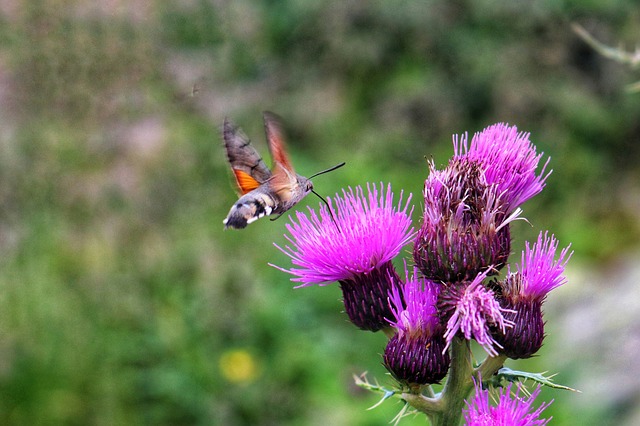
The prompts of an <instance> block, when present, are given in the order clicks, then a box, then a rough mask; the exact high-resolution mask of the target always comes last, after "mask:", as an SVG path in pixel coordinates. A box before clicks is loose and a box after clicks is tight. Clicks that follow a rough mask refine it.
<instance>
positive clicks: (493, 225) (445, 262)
mask: <svg viewBox="0 0 640 426" xmlns="http://www.w3.org/2000/svg"><path fill="white" fill-rule="evenodd" d="M496 191H497V187H496V186H495V185H493V186H491V185H487V183H486V180H485V178H484V176H483V173H482V169H481V167H480V164H479V163H478V162H475V161H469V160H468V159H465V158H459V159H453V160H452V161H451V162H450V163H449V165H448V166H447V168H445V169H444V170H442V171H438V170H436V169H435V166H434V164H433V162H432V163H430V173H429V177H428V178H427V180H426V181H425V187H424V200H425V208H424V217H423V224H422V227H421V228H420V230H419V231H418V237H417V239H416V243H415V246H414V252H413V254H414V260H415V262H416V265H417V266H418V267H419V268H420V270H421V271H422V273H423V274H424V275H425V276H426V277H427V278H430V279H433V280H440V281H444V282H456V281H463V280H471V279H473V278H474V277H475V276H476V275H477V274H478V273H480V272H481V271H483V270H485V269H486V268H487V267H488V266H490V265H493V268H494V269H495V270H496V271H497V270H498V269H500V268H501V267H502V266H503V265H504V264H505V263H506V260H507V258H508V256H509V252H510V248H511V245H510V244H511V240H510V234H509V228H508V226H507V225H508V224H509V223H510V222H511V221H513V220H514V219H515V218H517V216H518V214H519V210H516V211H515V212H512V214H511V216H505V215H504V212H503V211H502V206H501V204H500V196H499V194H498V193H497V192H496Z"/></svg>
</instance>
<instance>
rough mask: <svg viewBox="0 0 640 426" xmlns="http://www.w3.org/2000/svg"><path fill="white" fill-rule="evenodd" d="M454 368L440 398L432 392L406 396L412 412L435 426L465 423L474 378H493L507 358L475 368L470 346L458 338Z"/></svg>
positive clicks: (490, 359) (453, 346)
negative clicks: (415, 412)
mask: <svg viewBox="0 0 640 426" xmlns="http://www.w3.org/2000/svg"><path fill="white" fill-rule="evenodd" d="M450 351H451V352H450V353H451V367H450V368H449V375H448V376H447V381H446V383H445V385H444V388H443V389H442V392H440V393H439V394H438V395H435V396H434V395H433V392H431V393H429V394H427V395H424V394H422V393H409V392H407V393H404V394H402V399H404V400H405V401H406V402H407V403H408V404H409V405H411V406H412V407H413V408H415V409H417V410H419V411H421V412H423V413H425V414H426V415H427V416H428V417H429V419H430V420H431V424H432V425H433V426H457V425H459V424H460V420H461V419H462V409H463V408H464V404H465V402H464V401H465V399H466V398H467V397H468V396H469V394H470V393H471V391H472V390H473V378H475V379H476V380H478V379H479V378H481V377H491V376H492V375H493V374H495V372H496V371H498V369H500V367H502V365H503V364H504V361H505V360H506V356H504V355H498V356H496V357H487V358H486V359H485V360H484V361H483V363H482V364H481V365H480V366H479V367H477V368H476V369H474V368H473V362H472V355H471V347H470V343H469V341H468V340H466V339H462V338H459V337H455V338H454V339H453V341H452V342H451V348H450Z"/></svg>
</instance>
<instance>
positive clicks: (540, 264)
mask: <svg viewBox="0 0 640 426" xmlns="http://www.w3.org/2000/svg"><path fill="white" fill-rule="evenodd" d="M570 247H571V245H569V246H567V247H565V248H564V249H563V250H562V251H561V252H560V255H559V256H558V260H554V259H555V257H556V252H557V250H558V240H556V239H555V237H554V236H553V235H551V236H548V233H547V232H545V233H544V235H543V233H542V232H540V234H539V235H538V240H537V241H536V242H535V243H534V244H533V246H530V245H529V242H526V243H525V249H524V251H523V252H522V258H521V261H520V265H518V270H517V271H516V272H511V268H509V270H508V273H507V278H506V279H505V284H504V287H503V291H502V293H503V295H504V296H505V297H506V298H508V299H509V300H510V301H511V302H514V303H515V302H517V301H521V300H535V301H538V302H542V301H544V299H545V298H546V296H547V294H548V293H549V292H550V291H551V290H553V289H554V288H557V287H560V286H561V285H563V284H565V283H566V282H567V279H566V277H565V276H564V275H563V273H564V269H565V267H566V266H567V262H568V261H569V259H570V258H571V255H572V254H573V253H569V248H570Z"/></svg>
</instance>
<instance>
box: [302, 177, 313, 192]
mask: <svg viewBox="0 0 640 426" xmlns="http://www.w3.org/2000/svg"><path fill="white" fill-rule="evenodd" d="M300 177H302V176H300ZM299 183H300V187H301V188H304V192H305V194H308V193H309V192H311V191H313V182H311V179H307V178H304V177H303V178H302V179H301V181H299Z"/></svg>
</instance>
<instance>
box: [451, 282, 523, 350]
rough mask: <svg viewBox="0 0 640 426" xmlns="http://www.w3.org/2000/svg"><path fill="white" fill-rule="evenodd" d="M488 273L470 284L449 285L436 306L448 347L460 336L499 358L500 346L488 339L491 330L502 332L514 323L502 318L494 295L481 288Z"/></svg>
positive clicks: (501, 309)
mask: <svg viewBox="0 0 640 426" xmlns="http://www.w3.org/2000/svg"><path fill="white" fill-rule="evenodd" d="M487 273H488V270H487V271H485V272H483V273H481V274H478V276H477V277H476V278H475V279H474V280H473V281H472V282H470V283H468V282H467V283H459V284H451V285H448V286H447V287H446V288H445V289H443V291H442V292H441V297H440V302H439V306H440V307H441V312H443V315H444V317H445V319H446V318H448V320H447V331H446V333H445V334H444V337H445V339H446V341H447V346H446V347H448V346H449V345H450V344H451V341H452V340H453V338H454V336H456V334H458V333H460V334H462V335H463V336H464V338H465V339H467V340H470V339H471V338H473V339H475V340H476V341H477V342H478V343H479V344H480V345H481V346H482V347H483V348H484V350H485V351H486V352H487V353H488V354H489V355H491V356H496V355H498V352H497V350H496V349H495V346H498V347H500V345H499V344H498V343H497V342H496V341H495V340H494V338H493V337H492V335H491V329H495V328H497V329H499V330H502V331H504V330H505V329H506V328H507V327H511V326H512V325H513V323H512V322H511V321H509V320H507V319H505V318H504V315H503V314H504V313H505V312H507V310H506V309H504V308H502V307H501V306H500V304H499V303H498V301H497V300H496V299H495V297H494V293H493V291H491V290H489V289H487V288H486V287H484V286H483V285H482V281H483V280H484V279H485V278H486V276H487Z"/></svg>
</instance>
